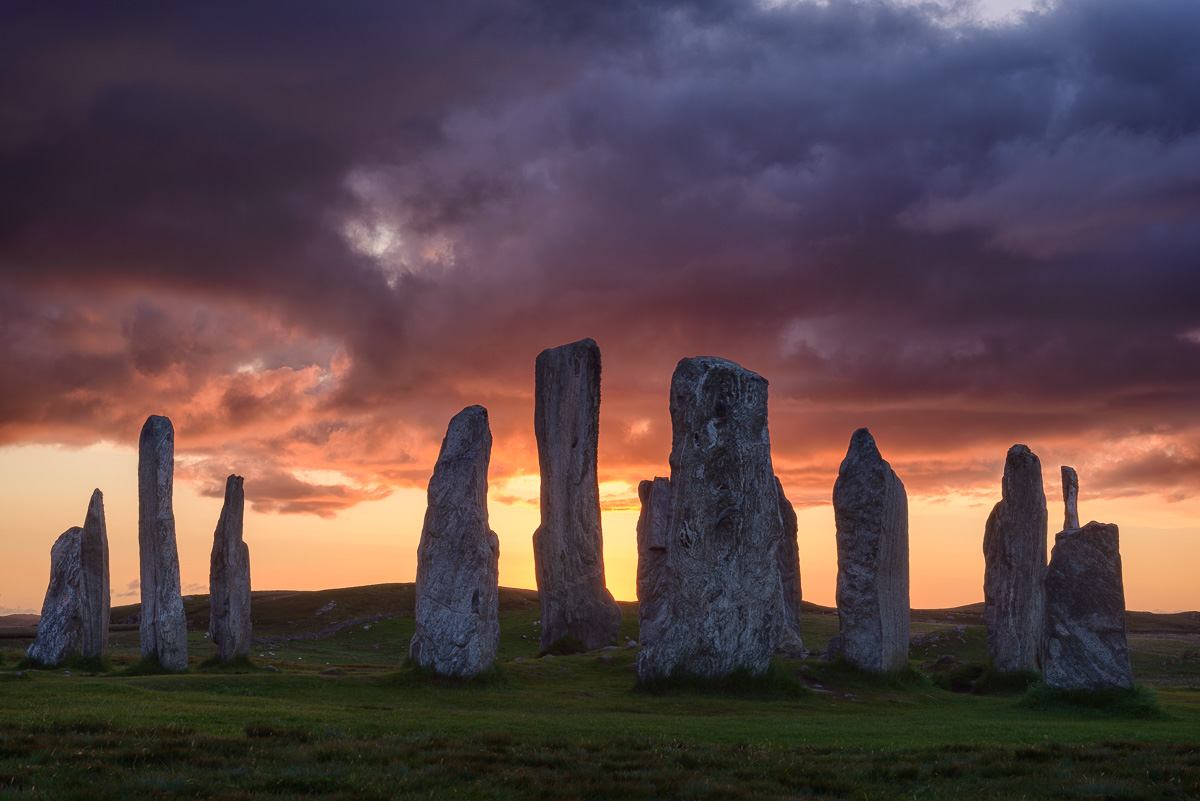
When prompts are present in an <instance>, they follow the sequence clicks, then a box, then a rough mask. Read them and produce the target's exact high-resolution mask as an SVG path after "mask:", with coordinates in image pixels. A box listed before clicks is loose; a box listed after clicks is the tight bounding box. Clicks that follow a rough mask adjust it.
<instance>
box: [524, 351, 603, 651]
mask: <svg viewBox="0 0 1200 801" xmlns="http://www.w3.org/2000/svg"><path fill="white" fill-rule="evenodd" d="M534 431H535V433H536V435H537V448H538V461H539V462H540V464H541V473H542V524H541V526H539V527H538V530H537V531H536V532H534V534H533V563H534V570H535V572H536V575H537V586H538V600H539V602H540V604H541V617H542V620H541V632H542V637H541V646H542V648H543V649H545V648H549V647H550V646H551V645H552V644H554V643H555V642H556V641H558V640H560V639H562V638H564V637H572V638H575V639H577V640H579V641H580V642H581V643H583V646H584V648H587V649H589V650H591V649H594V648H599V647H601V646H604V645H607V644H609V643H611V642H613V641H615V640H616V638H617V631H618V629H619V628H620V626H621V608H620V607H619V606H617V602H616V601H614V600H613V597H612V594H611V593H610V592H609V591H608V589H607V587H606V586H605V583H604V540H603V537H602V535H601V531H600V488H599V484H598V483H597V479H596V447H597V443H598V438H599V431H600V348H599V347H598V346H597V345H596V343H595V342H593V341H592V340H591V339H584V340H581V341H579V342H575V343H573V344H570V345H563V346H561V347H558V348H549V349H547V350H544V351H542V352H541V353H540V354H538V357H537V366H536V387H535V398H534Z"/></svg>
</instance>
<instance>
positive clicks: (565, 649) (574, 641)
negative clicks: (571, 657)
mask: <svg viewBox="0 0 1200 801" xmlns="http://www.w3.org/2000/svg"><path fill="white" fill-rule="evenodd" d="M584 653H587V648H586V647H584V645H583V640H581V639H579V638H578V637H572V636H571V635H570V634H568V635H567V636H565V637H559V638H558V639H557V640H555V641H554V642H552V643H550V645H549V647H547V648H543V649H542V650H541V651H538V656H545V655H546V654H551V655H552V656H567V655H568V654H584Z"/></svg>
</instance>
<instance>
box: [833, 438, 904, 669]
mask: <svg viewBox="0 0 1200 801" xmlns="http://www.w3.org/2000/svg"><path fill="white" fill-rule="evenodd" d="M833 516H834V521H835V523H836V525H837V551H838V577H837V606H838V625H839V627H840V629H841V637H842V640H841V643H842V653H843V656H844V658H845V660H846V661H847V662H848V663H850V664H851V665H854V666H855V667H858V668H862V669H863V670H869V671H872V672H875V673H885V672H890V671H897V670H903V669H904V668H905V667H906V666H907V665H908V624H909V607H908V496H907V495H906V494H905V492H904V484H903V483H901V481H900V479H899V478H898V477H897V476H896V474H895V472H893V471H892V468H891V466H890V465H889V464H888V463H887V462H885V461H884V460H883V457H882V456H880V454H879V449H878V448H876V447H875V440H874V439H873V438H872V437H871V432H869V431H868V430H867V429H865V428H860V429H858V430H857V431H855V432H854V435H853V436H852V437H851V438H850V448H849V450H848V451H847V452H846V458H845V459H843V460H842V465H841V467H840V468H839V469H838V477H837V481H836V482H835V483H834V485H833Z"/></svg>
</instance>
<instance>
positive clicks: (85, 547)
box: [79, 490, 112, 659]
mask: <svg viewBox="0 0 1200 801" xmlns="http://www.w3.org/2000/svg"><path fill="white" fill-rule="evenodd" d="M79 603H80V615H81V622H82V629H81V631H80V643H79V648H80V653H81V654H82V656H83V658H84V659H93V658H96V657H102V656H104V655H105V654H106V653H108V624H109V617H110V613H109V610H110V604H111V603H112V601H111V599H110V597H109V592H108V530H107V528H106V526H105V524H104V495H103V494H101V492H100V490H95V491H93V492H92V499H91V501H90V502H89V503H88V510H87V517H86V518H85V519H84V523H83V530H82V533H81V534H80V535H79Z"/></svg>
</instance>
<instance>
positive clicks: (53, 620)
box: [25, 526, 83, 666]
mask: <svg viewBox="0 0 1200 801" xmlns="http://www.w3.org/2000/svg"><path fill="white" fill-rule="evenodd" d="M82 536H83V529H81V528H79V527H78V526H74V527H72V528H69V529H67V530H66V531H64V532H63V533H62V534H61V535H59V538H58V539H57V540H55V541H54V545H53V546H52V547H51V548H50V583H49V584H48V585H47V586H46V598H45V600H44V601H42V616H41V618H40V619H39V620H38V630H37V636H36V637H34V639H33V644H31V645H30V646H29V649H28V650H27V651H26V652H25V656H26V657H27V658H29V659H33V660H36V661H38V662H41V663H42V664H43V665H46V666H53V665H58V664H61V663H62V662H64V661H65V660H66V658H67V657H69V656H70V655H71V654H73V653H78V652H79V645H80V639H81V634H82V630H83V616H82V611H83V609H82V604H80V602H79V540H80V538H81V537H82Z"/></svg>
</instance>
